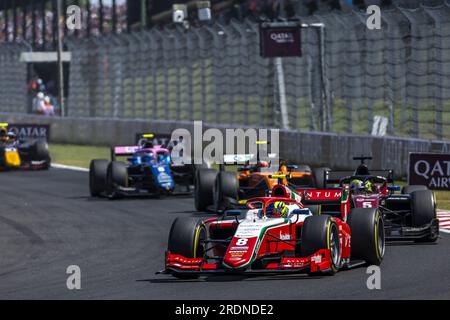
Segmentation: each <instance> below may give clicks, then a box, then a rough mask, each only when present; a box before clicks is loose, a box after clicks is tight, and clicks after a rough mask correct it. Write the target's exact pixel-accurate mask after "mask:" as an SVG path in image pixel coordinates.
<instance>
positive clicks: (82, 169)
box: [52, 163, 89, 172]
mask: <svg viewBox="0 0 450 320" xmlns="http://www.w3.org/2000/svg"><path fill="white" fill-rule="evenodd" d="M52 168H56V169H64V170H72V171H80V172H89V169H86V168H82V167H75V166H66V165H65V164H58V163H52Z"/></svg>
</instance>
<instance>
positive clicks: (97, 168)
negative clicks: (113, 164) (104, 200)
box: [89, 159, 109, 197]
mask: <svg viewBox="0 0 450 320" xmlns="http://www.w3.org/2000/svg"><path fill="white" fill-rule="evenodd" d="M108 164H109V161H108V160H102V159H95V160H92V161H91V163H90V165H89V191H90V194H91V197H99V196H101V194H102V193H103V192H105V191H106V174H107V171H108Z"/></svg>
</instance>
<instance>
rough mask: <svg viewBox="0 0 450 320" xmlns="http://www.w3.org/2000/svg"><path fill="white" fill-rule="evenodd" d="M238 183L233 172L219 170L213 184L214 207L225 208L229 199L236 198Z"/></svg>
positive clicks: (217, 208) (216, 208)
mask: <svg viewBox="0 0 450 320" xmlns="http://www.w3.org/2000/svg"><path fill="white" fill-rule="evenodd" d="M238 196H239V183H238V179H237V176H236V173H234V172H227V171H220V172H219V173H218V174H217V177H216V183H215V184H214V209H215V211H218V210H225V209H227V203H228V202H230V200H231V201H232V200H235V201H237V200H238Z"/></svg>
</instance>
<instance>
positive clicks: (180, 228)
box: [158, 184, 385, 278]
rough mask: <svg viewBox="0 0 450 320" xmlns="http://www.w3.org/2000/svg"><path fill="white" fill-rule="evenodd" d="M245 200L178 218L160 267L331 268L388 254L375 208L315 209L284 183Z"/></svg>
mask: <svg viewBox="0 0 450 320" xmlns="http://www.w3.org/2000/svg"><path fill="white" fill-rule="evenodd" d="M309 201H310V203H312V202H313V201H314V199H313V198H310V199H309ZM317 201H318V202H320V201H322V199H320V198H318V199H317ZM246 206H247V209H245V210H228V211H225V212H224V214H223V215H222V216H220V217H215V218H209V219H208V218H205V219H199V218H194V217H186V218H182V217H179V218H177V219H176V220H175V221H174V222H173V224H172V228H171V230H170V234H169V241H168V250H167V251H166V257H165V269H164V270H163V271H160V272H158V273H167V274H172V275H173V276H175V277H177V278H196V277H198V276H200V275H211V274H259V273H270V274H271V273H289V272H292V273H308V274H317V273H325V274H334V273H336V272H337V271H338V270H339V269H342V268H351V267H355V266H358V265H361V264H364V263H369V264H373V265H380V263H381V261H382V259H383V256H384V251H385V241H384V224H383V217H382V215H381V213H380V211H379V210H378V209H376V208H355V209H352V210H351V211H350V212H349V214H348V215H347V214H345V213H344V214H335V213H331V214H327V212H324V213H323V214H321V215H313V214H312V212H311V211H310V210H309V209H308V208H306V207H305V206H304V205H303V204H302V203H301V196H300V195H299V194H297V193H295V192H294V191H293V190H291V189H289V188H288V187H287V186H284V185H281V184H279V185H276V186H275V187H274V188H273V190H272V195H271V196H270V197H258V198H253V199H249V200H248V201H247V204H246ZM280 208H281V210H279V209H280Z"/></svg>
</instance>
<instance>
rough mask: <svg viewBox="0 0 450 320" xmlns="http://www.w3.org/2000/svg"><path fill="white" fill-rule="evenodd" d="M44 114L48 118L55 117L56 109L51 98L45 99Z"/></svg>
mask: <svg viewBox="0 0 450 320" xmlns="http://www.w3.org/2000/svg"><path fill="white" fill-rule="evenodd" d="M43 114H44V115H46V116H54V115H55V107H54V106H53V104H52V102H51V100H50V97H49V96H45V97H44V110H43Z"/></svg>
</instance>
